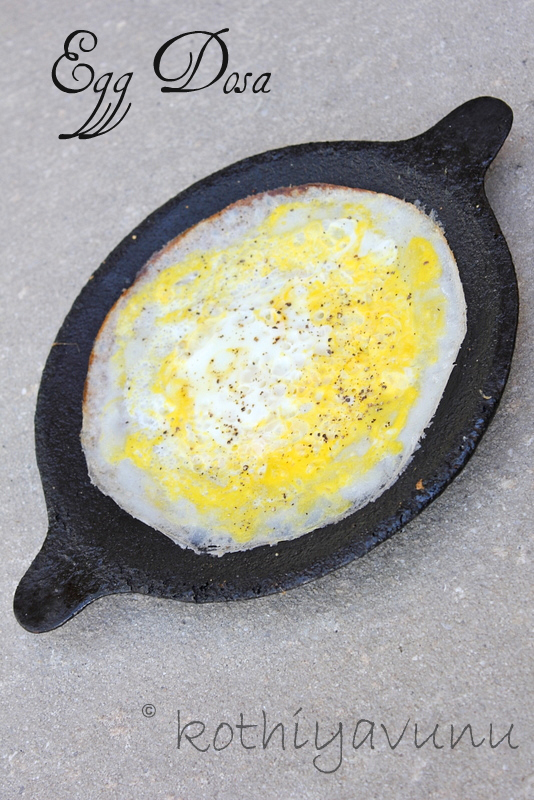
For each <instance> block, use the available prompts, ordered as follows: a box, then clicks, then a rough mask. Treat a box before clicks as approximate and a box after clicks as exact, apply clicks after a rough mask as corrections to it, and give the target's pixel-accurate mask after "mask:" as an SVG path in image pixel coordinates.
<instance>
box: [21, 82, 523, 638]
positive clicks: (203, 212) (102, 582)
mask: <svg viewBox="0 0 534 800" xmlns="http://www.w3.org/2000/svg"><path fill="white" fill-rule="evenodd" d="M511 124H512V112H511V109H510V108H509V107H508V106H507V105H506V104H505V103H503V102H502V101H500V100H497V99H495V98H491V97H480V98H477V99H475V100H471V101H469V102H467V103H465V104H464V105H462V106H460V107H459V108H457V109H456V110H454V111H453V112H452V113H450V114H449V115H448V116H446V117H445V118H444V119H443V120H441V121H440V122H439V123H438V124H437V125H435V126H434V127H433V128H431V129H430V130H428V131H427V132H426V133H423V134H422V135H420V136H416V137H415V138H413V139H408V140H405V141H400V142H328V143H315V144H303V145H296V146H293V147H285V148H283V149H281V150H274V151H270V152H267V153H263V154H261V155H258V156H253V157H252V158H248V159H245V160H244V161H240V162H238V163H237V164H233V165H232V166H230V167H227V168H226V169H224V170H221V171H220V172H217V173H215V174H214V175H211V176H209V177H208V178H205V179H204V180H202V181H200V182H199V183H196V184H194V185H193V186H191V187H190V188H189V189H187V190H186V191H184V192H182V193H181V194H179V195H177V196H176V197H175V198H173V199H172V200H170V201H169V202H168V203H166V204H165V205H164V206H162V207H161V208H160V209H158V210H157V211H155V212H154V213H153V214H151V215H150V216H149V217H148V218H147V219H146V220H145V221H144V222H143V223H141V225H139V227H138V228H136V229H135V230H134V231H133V232H132V233H131V234H130V235H129V236H128V237H126V239H124V240H123V241H122V242H121V244H119V246H118V247H117V248H116V249H115V250H114V251H113V252H112V253H111V255H110V256H109V257H108V258H107V259H106V260H105V261H104V263H103V264H102V265H101V267H100V268H99V269H98V271H97V272H96V273H95V274H94V276H92V278H91V280H89V282H88V283H87V284H86V286H85V287H84V289H83V290H82V292H81V293H80V295H79V297H78V298H77V299H76V301H75V302H74V305H73V306H72V309H71V310H70V312H69V314H68V316H67V317H66V319H65V321H64V323H63V325H62V327H61V329H60V331H59V333H58V335H57V338H56V341H55V342H54V346H53V347H52V349H51V351H50V355H49V357H48V360H47V363H46V366H45V370H44V373H43V377H42V381H41V387H40V390H39V396H38V400H37V410H36V415H35V437H36V451H37V462H38V466H39V470H40V473H41V480H42V484H43V490H44V493H45V498H46V503H47V509H48V517H49V530H48V533H47V536H46V539H45V542H44V544H43V547H42V549H41V551H40V552H39V554H38V555H37V557H36V558H35V560H34V561H33V563H32V564H31V566H30V568H29V569H28V571H27V572H26V574H25V575H24V577H23V579H22V580H21V582H20V584H19V586H18V588H17V591H16V593H15V598H14V610H15V615H16V617H17V619H18V621H19V622H20V624H21V625H22V626H23V627H25V628H26V629H27V630H29V631H32V632H44V631H48V630H52V629H53V628H56V627H58V626H59V625H61V624H63V623H64V622H66V621H67V620H68V619H70V618H71V617H73V616H74V615H75V614H76V613H77V612H78V611H80V610H81V609H82V608H83V607H84V606H86V605H87V604H88V603H90V602H91V601H93V600H95V599H97V598H98V597H102V596H104V595H107V594H114V593H122V592H138V593H142V594H149V595H154V596H156V597H168V598H173V599H177V600H184V601H190V602H197V603H201V602H213V601H221V600H236V599H244V598H251V597H260V596H263V595H267V594H271V593H274V592H279V591H281V590H285V589H290V588H293V587H296V586H298V585H300V584H302V583H305V582H307V581H309V580H312V579H314V578H318V577H320V576H322V575H325V574H326V573H328V572H330V571H331V570H334V569H337V568H338V567H341V566H343V565H344V564H347V563H348V562H350V561H352V560H353V559H354V558H356V557H358V556H362V555H364V554H365V553H366V552H368V550H370V549H371V548H372V547H374V546H375V545H377V544H379V543H380V542H383V541H384V540H385V539H387V538H389V537H390V536H391V535H392V534H393V533H395V532H396V531H398V530H399V529H400V528H401V527H402V526H403V525H405V524H406V523H407V522H408V521H409V520H411V519H412V518H413V517H414V516H415V515H416V514H418V513H419V512H420V511H421V510H422V509H423V508H425V506H427V505H428V503H429V502H431V500H433V499H434V498H435V497H437V496H438V495H439V494H440V493H441V492H442V491H443V489H444V488H445V487H446V486H447V484H448V483H449V482H450V481H451V480H452V479H453V478H454V477H455V476H456V475H457V474H458V473H459V472H460V470H461V469H462V467H463V466H464V465H465V463H466V462H467V460H468V459H469V457H470V456H471V454H472V453H473V451H474V448H475V447H476V445H477V443H478V442H479V441H480V438H481V436H482V434H483V433H484V431H485V429H486V428H487V426H488V424H489V422H490V420H491V418H492V416H493V414H494V413H495V409H496V407H497V404H498V402H499V399H500V397H501V395H502V392H503V389H504V386H505V383H506V379H507V377H508V372H509V367H510V362H511V358H512V352H513V347H514V341H515V332H516V327H517V315H518V296H517V282H516V277H515V272H514V267H513V264H512V260H511V257H510V253H509V251H508V248H507V246H506V242H505V240H504V237H503V235H502V233H501V231H500V229H499V226H498V224H497V221H496V220H495V217H494V215H493V213H492V211H491V208H490V206H489V204H488V201H487V199H486V195H485V193H484V174H485V172H486V170H487V168H488V166H489V164H490V163H491V161H492V160H493V159H494V157H495V155H496V154H497V153H498V151H499V149H500V147H501V146H502V144H503V142H504V140H505V138H506V136H507V135H508V132H509V130H510V127H511ZM306 183H328V184H337V185H340V186H349V187H355V188H361V189H369V190H372V191H375V192H384V193H386V194H390V195H394V196H396V197H399V198H401V199H403V200H407V201H408V202H411V203H415V202H418V203H420V204H421V205H422V207H423V208H425V210H426V211H427V212H430V211H431V210H433V211H434V212H435V213H436V215H437V218H438V219H439V221H440V223H441V224H442V225H443V227H444V229H445V235H446V237H447V241H448V243H449V245H450V247H451V249H452V251H453V253H454V255H455V257H456V260H457V263H458V268H459V271H460V277H461V279H462V283H463V287H464V293H465V299H466V304H467V335H466V338H465V340H464V342H463V344H462V347H461V350H460V353H459V355H458V360H457V364H456V366H455V367H454V369H453V372H452V374H451V376H450V379H449V382H448V384H447V387H446V390H445V392H444V395H443V397H442V400H441V402H440V405H439V407H438V410H437V412H436V415H435V417H434V420H433V421H432V423H431V425H430V426H429V428H428V429H427V431H426V436H425V438H424V439H423V440H422V444H421V447H420V448H419V449H418V450H417V451H416V453H415V455H414V457H413V458H412V460H411V462H410V463H409V464H408V466H407V468H406V469H405V471H404V472H403V473H402V474H401V475H400V476H399V478H398V479H397V481H396V483H395V484H394V485H393V486H392V487H391V488H390V489H388V490H387V491H386V492H384V494H382V495H381V496H380V497H379V498H378V499H377V500H376V501H375V502H374V503H370V504H368V505H367V506H365V507H364V508H361V509H360V510H359V511H357V512H355V513H354V514H352V515H351V516H349V517H346V518H345V519H343V520H342V521H340V522H338V523H336V524H333V525H329V526H326V527H324V528H321V529H319V530H316V531H313V532H311V533H308V534H306V535H304V536H302V537H300V538H298V539H294V540H292V541H289V542H283V543H279V544H278V545H276V546H273V547H271V546H264V547H257V548H254V549H252V550H247V551H242V552H237V553H228V554H226V555H224V556H222V557H219V558H215V557H213V556H210V555H198V554H196V553H194V552H193V551H192V550H184V549H182V548H180V547H179V546H178V545H175V544H174V543H173V542H172V541H171V540H170V539H169V538H167V537H166V536H165V535H163V534H162V533H159V532H157V531H154V530H153V529H152V528H150V527H148V526H147V525H145V524H144V523H142V522H140V521H139V520H136V519H133V518H132V517H130V516H129V515H128V514H127V513H126V512H125V511H123V510H122V509H120V508H119V507H118V506H117V505H116V503H115V502H114V501H113V500H112V499H111V498H109V497H106V496H104V495H103V494H102V493H101V492H100V491H99V490H98V489H97V488H96V487H95V486H93V485H92V484H91V482H90V480H89V477H88V474H87V467H86V462H85V457H84V454H83V452H82V449H81V444H80V430H81V425H82V397H83V389H84V383H85V377H86V373H87V368H88V363H89V358H90V354H91V350H92V347H93V342H94V340H95V337H96V335H97V333H98V331H99V329H100V326H101V325H102V323H103V321H104V318H105V317H106V314H107V312H108V311H109V309H110V308H111V306H112V305H113V304H114V303H115V301H116V300H117V299H118V297H119V296H120V294H121V293H122V291H123V290H124V289H125V288H127V287H128V286H130V285H131V283H132V282H133V281H134V279H135V276H136V275H137V273H138V271H139V270H140V269H141V267H142V266H143V265H144V264H145V263H146V262H147V261H148V260H149V258H150V257H151V256H152V255H153V254H154V253H156V252H158V251H159V250H160V249H161V248H162V247H164V246H165V245H166V244H167V243H168V242H169V241H171V240H172V239H174V238H175V237H176V236H178V234H180V233H182V232H183V231H185V230H187V229H188V228H190V227H191V226H192V225H194V224H196V223H197V222H199V221H200V220H202V219H205V218H207V217H210V216H211V215H212V214H215V213H217V212H218V211H221V210H222V209H223V208H225V207H226V206H228V205H230V204H231V203H234V202H235V201H237V200H239V199H241V198H244V197H247V196H249V195H251V194H256V193H259V192H263V191H266V190H269V189H278V188H281V187H287V186H297V185H301V184H306ZM420 487H422V488H420Z"/></svg>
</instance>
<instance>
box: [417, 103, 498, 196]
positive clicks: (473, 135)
mask: <svg viewBox="0 0 534 800" xmlns="http://www.w3.org/2000/svg"><path fill="white" fill-rule="evenodd" d="M512 120H513V113H512V109H511V108H510V106H508V105H507V104H506V103H505V102H503V101H502V100H499V99H497V98H496V97H476V98H475V99H473V100H469V101H468V102H467V103H464V104H463V105H461V106H458V108H455V109H454V111H451V113H450V114H447V116H446V117H443V119H442V120H440V121H439V122H438V123H437V124H436V125H434V126H433V127H432V128H429V130H427V131H426V132H425V133H422V134H421V135H420V136H416V137H415V138H413V139H409V140H408V142H406V143H407V144H408V143H409V144H410V146H411V147H412V148H415V150H416V152H417V155H418V158H420V159H421V160H422V161H423V162H424V163H426V164H428V166H432V167H434V168H436V167H437V168H438V169H439V171H440V172H443V171H444V172H445V174H449V175H450V174H451V173H455V172H456V173H458V175H462V176H463V177H464V178H467V177H469V179H470V180H472V181H475V182H476V183H481V182H482V181H483V179H484V174H485V172H486V170H487V168H488V167H489V165H490V164H491V162H492V161H493V159H494V158H495V156H496V155H497V153H498V152H499V150H500V149H501V147H502V145H503V143H504V140H505V139H506V137H507V136H508V133H509V131H510V128H511V127H512ZM466 173H467V174H466Z"/></svg>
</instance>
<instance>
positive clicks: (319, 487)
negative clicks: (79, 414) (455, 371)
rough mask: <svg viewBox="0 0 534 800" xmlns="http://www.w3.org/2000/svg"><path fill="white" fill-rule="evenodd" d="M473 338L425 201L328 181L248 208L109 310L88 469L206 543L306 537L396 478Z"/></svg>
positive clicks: (226, 215)
mask: <svg viewBox="0 0 534 800" xmlns="http://www.w3.org/2000/svg"><path fill="white" fill-rule="evenodd" d="M465 331H466V308H465V300H464V296H463V290H462V285H461V281H460V278H459V275H458V269H457V266H456V262H455V260H454V257H453V255H452V252H451V250H450V249H449V247H448V245H447V242H446V240H445V238H444V236H443V233H442V231H441V229H440V228H439V227H438V225H437V224H436V223H435V222H434V221H433V220H432V219H431V218H430V217H428V216H427V215H426V214H424V213H423V212H422V211H420V210H419V209H417V208H416V207H415V206H414V205H411V204H409V203H406V202H403V201H401V200H399V199H397V198H394V197H391V196H388V195H383V194H375V193H373V192H367V191H361V190H357V189H348V188H341V187H334V186H325V185H308V186H303V187H296V188H294V189H291V190H289V189H284V190H278V191H274V192H267V193H263V194H259V195H255V196H253V197H249V198H247V199H246V200H243V201H240V202H239V203H236V204H234V205H232V206H229V207H228V208H227V209H225V210H224V211H222V212H221V213H220V214H218V215H216V216H214V217H211V218H210V219H207V220H204V221H202V222H200V223H199V224H197V225H196V226H194V227H193V228H191V229H190V230H189V231H187V232H186V233H185V234H183V235H182V236H180V237H178V238H177V239H176V240H174V241H173V242H171V243H170V245H169V246H168V247H167V248H165V250H163V251H162V252H161V253H159V254H158V255H157V256H156V257H154V258H153V259H152V260H151V261H150V262H149V263H148V264H147V265H146V266H145V268H144V269H143V270H142V271H141V273H140V274H139V276H138V277H137V279H136V281H135V282H134V284H133V285H132V286H131V287H130V288H129V289H128V290H127V291H126V292H125V293H124V294H123V295H122V296H121V298H120V299H119V301H118V302H117V303H116V304H115V306H114V307H113V309H112V310H111V311H110V313H109V314H108V316H107V318H106V320H105V322H104V324H103V326H102V328H101V330H100V332H99V335H98V337H97V340H96V342H95V345H94V349H93V354H92V358H91V364H90V368H89V371H88V376H87V381H86V388H85V399H84V409H83V412H84V413H83V429H82V445H83V449H84V452H85V455H86V459H87V463H88V469H89V475H90V477H91V479H92V481H93V483H95V484H96V486H97V487H99V489H100V490H101V491H102V492H104V493H105V494H107V495H110V496H111V497H112V498H113V499H114V500H115V501H116V502H117V503H118V505H120V506H121V507H122V508H124V509H125V510H126V511H128V512H129V513H130V514H131V515H132V516H134V517H136V518H138V519H140V520H142V521H144V522H145V523H147V524H149V525H150V526H152V527H153V528H155V529H157V530H159V531H161V532H163V533H165V534H166V535H167V536H169V537H170V538H171V539H173V540H174V541H175V542H176V543H177V544H179V545H181V546H183V547H190V548H192V549H194V550H196V551H206V552H210V553H213V554H215V555H222V554H224V553H225V552H228V551H232V550H241V549H245V548H250V547H256V546H258V545H264V544H275V543H276V542H279V541H281V540H286V539H293V538H296V537H298V536H301V535H303V534H305V533H307V532H309V531H311V530H314V529H316V528H319V527H322V526H325V525H327V524H328V523H331V522H335V521H338V520H340V519H342V518H343V517H345V516H347V515H348V514H350V513H352V512H353V511H354V510H356V509H358V508H360V507H361V506H363V505H364V504H366V503H368V502H370V501H372V500H375V499H376V498H377V497H378V496H379V495H380V494H381V493H382V492H383V491H384V490H385V489H386V488H387V487H389V486H390V485H391V484H392V483H393V482H394V481H395V480H396V478H397V477H398V476H399V474H400V473H401V472H402V470H403V469H404V468H405V466H406V464H407V463H408V461H409V459H410V457H411V456H412V455H413V452H414V450H415V449H416V447H417V446H418V443H419V442H420V440H421V438H422V436H423V434H424V430H425V428H426V427H427V426H428V425H429V424H430V422H431V419H432V417H433V415H434V413H435V410H436V408H437V406H438V404H439V401H440V398H441V396H442V394H443V391H444V389H445V386H446V384H447V381H448V378H449V375H450V373H451V370H452V368H453V366H454V362H455V359H456V357H457V354H458V350H459V348H460V345H461V342H462V340H463V338H464V336H465ZM325 535H326V534H325Z"/></svg>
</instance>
